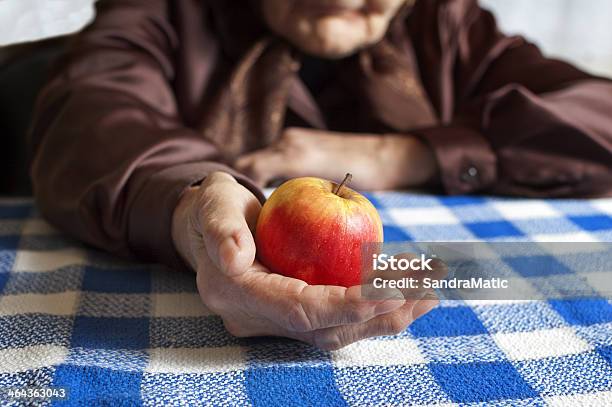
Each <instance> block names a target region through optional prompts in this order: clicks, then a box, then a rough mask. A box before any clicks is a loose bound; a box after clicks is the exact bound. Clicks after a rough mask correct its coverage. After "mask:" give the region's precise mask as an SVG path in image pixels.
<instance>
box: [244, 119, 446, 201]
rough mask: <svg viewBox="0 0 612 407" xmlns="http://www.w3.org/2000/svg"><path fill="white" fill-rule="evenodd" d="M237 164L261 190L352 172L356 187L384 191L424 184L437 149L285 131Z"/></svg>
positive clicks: (393, 138) (371, 137) (405, 140)
mask: <svg viewBox="0 0 612 407" xmlns="http://www.w3.org/2000/svg"><path fill="white" fill-rule="evenodd" d="M234 166H235V168H236V169H237V170H238V171H240V172H241V173H243V174H245V175H247V176H249V177H250V178H251V179H253V180H254V181H255V183H256V184H258V185H259V186H261V187H263V186H266V185H268V183H269V182H270V181H273V180H276V179H286V178H295V177H301V176H315V177H320V178H324V179H329V180H341V179H342V178H343V177H344V174H346V173H347V172H350V173H351V174H353V176H354V177H353V185H354V186H355V187H356V188H358V189H365V190H383V189H397V188H404V187H415V186H420V185H423V184H425V183H428V182H431V181H432V180H434V178H435V177H436V175H437V165H436V161H435V158H434V155H433V153H432V151H431V150H430V148H429V147H427V146H426V145H425V144H424V143H423V142H421V141H420V140H418V139H417V138H416V137H413V136H405V135H378V134H352V133H334V132H329V131H321V130H313V129H304V128H289V129H287V130H285V132H284V133H283V135H282V137H281V138H280V139H279V140H278V141H277V142H276V143H274V144H273V145H271V146H270V147H267V148H264V149H261V150H258V151H255V152H252V153H249V154H246V155H243V156H242V157H240V158H239V159H238V160H236V162H235V163H234Z"/></svg>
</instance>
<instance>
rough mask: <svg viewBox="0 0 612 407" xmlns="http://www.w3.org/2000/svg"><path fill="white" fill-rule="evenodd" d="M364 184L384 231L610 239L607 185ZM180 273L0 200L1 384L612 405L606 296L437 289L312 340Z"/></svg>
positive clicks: (406, 235) (362, 401) (137, 395)
mask: <svg viewBox="0 0 612 407" xmlns="http://www.w3.org/2000/svg"><path fill="white" fill-rule="evenodd" d="M370 197H371V198H372V200H373V201H374V202H375V204H376V206H377V207H378V208H379V209H380V212H381V215H382V218H383V221H384V223H385V236H386V240H387V241H405V240H412V241H441V240H442V241H449V240H486V241H498V240H499V241H570V242H574V241H576V242H579V241H603V242H612V200H592V201H572V200H560V201H544V200H516V199H492V198H478V197H436V196H428V195H415V194H406V193H381V194H374V195H371V196H370ZM570 268H571V267H570V266H568V269H570ZM573 272H575V273H577V274H579V273H580V270H574V271H573ZM193 280H194V279H193V276H190V275H186V274H178V273H172V272H169V271H166V270H164V269H163V268H160V267H157V266H149V265H140V264H131V263H126V262H123V261H119V260H117V259H114V258H112V257H110V256H107V255H104V254H102V253H100V252H97V251H94V250H91V249H88V248H85V247H84V246H82V245H80V244H78V243H76V242H74V241H72V240H70V239H67V238H65V237H64V236H62V235H61V234H59V233H58V232H57V231H55V230H53V229H52V228H50V227H49V226H48V225H47V224H46V223H45V222H44V221H43V220H42V219H41V218H40V217H39V215H38V213H37V212H36V210H35V209H34V208H33V207H32V205H31V202H30V201H28V200H0V389H1V388H7V387H13V388H14V387H18V388H22V387H27V386H36V387H46V386H62V387H66V388H68V389H69V392H70V393H69V399H68V401H66V402H65V403H66V404H67V405H99V404H104V405H111V406H119V405H141V404H143V405H162V404H167V405H227V406H229V405H256V406H265V405H275V406H292V405H311V406H315V405H317V406H318V405H321V406H323V405H324V406H335V405H359V406H370V405H385V406H388V405H402V406H403V405H570V406H573V405H589V406H596V405H600V406H610V405H612V302H611V301H610V300H608V299H603V298H583V299H574V300H548V301H527V302H512V301H509V302H508V301H499V302H495V301H491V302H475V303H465V302H458V301H452V302H451V301H448V302H443V303H442V304H441V305H440V306H439V307H438V308H436V309H434V310H433V311H432V312H431V313H429V314H428V315H426V316H424V317H423V318H421V319H419V320H418V321H416V322H415V323H414V324H413V325H412V326H410V327H409V329H408V330H407V331H406V332H404V333H402V334H400V335H398V336H394V337H385V338H378V339H372V340H367V341H362V342H360V343H357V344H355V345H352V346H349V347H348V348H345V349H343V350H340V351H337V352H324V351H320V350H317V349H314V348H312V347H310V346H308V345H305V344H302V343H298V342H294V341H289V340H283V339H270V338H259V339H236V338H234V337H232V336H230V335H229V334H228V333H226V331H225V330H224V329H223V325H222V323H221V321H220V320H219V319H218V318H217V317H215V316H212V315H210V314H209V313H208V312H207V310H206V309H205V308H204V307H203V306H202V305H201V304H200V302H199V299H198V295H197V293H196V288H195V284H194V281H193ZM1 403H2V402H0V404H1ZM39 403H40V404H45V403H44V402H42V401H39ZM57 403H58V404H61V403H59V402H57ZM14 404H20V403H18V402H17V401H14ZM21 404H26V402H22V403H21Z"/></svg>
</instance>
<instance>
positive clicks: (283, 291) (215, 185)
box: [172, 172, 437, 350]
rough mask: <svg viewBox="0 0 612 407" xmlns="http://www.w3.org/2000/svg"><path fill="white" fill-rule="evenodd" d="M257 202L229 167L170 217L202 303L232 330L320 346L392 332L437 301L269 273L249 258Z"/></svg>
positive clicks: (193, 192)
mask: <svg viewBox="0 0 612 407" xmlns="http://www.w3.org/2000/svg"><path fill="white" fill-rule="evenodd" d="M260 209H261V204H260V203H259V201H258V200H257V198H256V197H255V196H254V195H253V194H252V193H251V192H250V191H249V190H247V189H246V188H245V187H243V186H242V185H240V184H239V183H238V182H236V180H235V179H234V178H233V177H232V176H231V175H229V174H227V173H222V172H216V173H213V174H210V175H208V176H207V177H206V179H205V181H204V182H203V183H202V185H201V186H200V187H194V188H189V189H188V190H187V191H185V193H184V194H183V196H182V197H181V199H180V201H179V203H178V205H177V207H176V209H175V211H174V214H173V219H172V238H173V241H174V244H175V246H176V248H177V250H178V252H179V253H180V255H181V256H182V257H183V259H184V260H185V261H186V262H187V263H188V264H189V265H190V266H191V267H192V268H193V270H195V271H196V272H197V275H196V281H197V286H198V291H199V293H200V297H201V298H202V301H203V302H204V304H205V305H206V306H207V307H208V308H209V309H210V310H211V311H213V312H214V313H216V314H217V315H219V316H220V317H221V319H222V320H223V323H224V325H225V326H226V328H227V329H228V331H229V332H230V333H231V334H233V335H236V336H240V337H247V336H268V335H270V336H283V337H288V338H293V339H297V340H300V341H304V342H308V343H310V344H313V345H315V346H317V347H319V348H322V349H328V350H332V349H338V348H341V347H343V346H346V345H349V344H350V343H352V342H356V341H358V340H361V339H364V338H368V337H372V336H380V335H389V334H396V333H399V332H401V331H403V330H404V329H405V328H406V326H407V325H408V324H410V323H411V322H412V321H413V320H414V319H416V318H418V317H419V316H420V315H422V314H424V313H426V312H428V311H429V310H430V309H431V308H433V307H434V306H435V304H436V303H437V301H436V300H432V299H429V298H427V299H421V300H417V299H414V300H412V299H409V300H406V301H404V300H397V299H395V298H397V297H396V296H397V295H398V294H399V292H398V291H397V290H390V291H388V292H386V294H387V299H386V300H385V299H381V300H377V301H366V300H364V298H363V297H362V296H361V287H360V286H355V287H351V288H348V289H347V288H344V287H338V286H326V285H307V284H306V283H305V282H303V281H301V280H297V279H294V278H289V277H285V276H281V275H279V274H275V273H270V271H269V270H268V269H266V268H265V267H264V266H262V265H261V264H260V263H259V262H257V261H255V260H254V259H255V242H254V239H253V235H252V233H251V231H252V230H253V229H254V226H255V222H256V220H257V217H258V215H259V213H260Z"/></svg>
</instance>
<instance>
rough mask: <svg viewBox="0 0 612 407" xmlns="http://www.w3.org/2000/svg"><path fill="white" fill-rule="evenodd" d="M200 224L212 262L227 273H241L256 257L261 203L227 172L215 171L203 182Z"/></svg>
mask: <svg viewBox="0 0 612 407" xmlns="http://www.w3.org/2000/svg"><path fill="white" fill-rule="evenodd" d="M202 186H203V187H204V188H205V189H204V192H203V196H202V198H203V204H202V205H201V216H200V219H201V221H200V227H201V232H202V238H203V241H204V246H205V248H206V251H207V253H208V256H209V257H210V259H211V260H212V262H213V264H215V266H217V267H218V268H219V269H220V270H221V271H223V272H224V273H226V274H228V275H239V274H242V273H244V272H245V271H246V270H247V269H248V268H249V267H250V266H251V265H252V264H253V262H254V260H255V241H254V239H253V234H252V232H251V229H250V228H249V225H252V227H254V225H255V222H256V221H257V216H258V215H259V211H260V210H261V204H260V203H259V201H258V200H257V198H256V197H255V196H254V195H253V194H252V193H251V192H250V191H248V190H247V189H246V188H244V187H243V186H242V185H240V184H238V183H237V182H236V180H235V179H234V178H233V177H232V176H231V175H229V174H225V173H215V174H211V175H210V176H209V177H207V180H206V181H205V183H204V184H203V185H202Z"/></svg>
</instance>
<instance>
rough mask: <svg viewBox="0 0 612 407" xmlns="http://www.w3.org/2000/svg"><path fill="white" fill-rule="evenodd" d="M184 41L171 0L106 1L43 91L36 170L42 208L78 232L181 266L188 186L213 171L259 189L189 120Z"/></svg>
mask: <svg viewBox="0 0 612 407" xmlns="http://www.w3.org/2000/svg"><path fill="white" fill-rule="evenodd" d="M176 46H177V38H176V34H175V32H174V31H173V28H172V26H171V24H170V22H169V18H168V10H167V4H166V1H162V0H147V1H144V0H141V1H136V0H123V1H101V2H98V13H97V18H96V19H95V21H94V22H93V23H92V24H91V25H90V26H89V27H88V28H87V29H86V30H85V31H84V32H82V33H81V34H79V35H78V36H77V37H76V38H75V41H74V43H73V44H72V46H71V48H70V51H69V52H68V55H67V57H66V58H65V60H64V61H63V63H62V65H61V67H60V69H58V70H57V74H56V75H55V76H54V77H53V78H52V80H51V81H50V82H49V83H48V85H47V86H46V87H45V88H44V89H43V91H42V92H41V94H40V96H39V99H38V103H37V107H36V112H35V120H34V123H33V126H32V130H31V141H32V144H33V147H34V150H33V151H34V155H33V163H32V167H31V175H32V179H33V186H34V195H35V198H36V201H37V204H38V206H39V208H40V210H41V212H42V214H43V215H44V216H45V217H46V218H47V219H49V220H50V221H51V222H52V223H53V224H55V225H57V226H58V227H59V228H61V229H62V230H64V231H66V232H67V233H69V234H70V235H72V236H74V237H76V238H79V239H81V240H83V241H85V242H86V243H89V244H91V245H93V246H96V247H99V248H101V249H104V250H107V251H110V252H112V253H115V254H118V255H122V256H126V257H135V258H139V259H140V260H144V261H150V262H159V263H163V264H166V265H168V266H170V267H174V268H181V267H183V264H182V262H181V261H180V259H179V256H178V254H177V252H176V250H175V248H174V245H173V242H172V238H171V232H170V231H171V222H172V213H173V211H174V208H175V206H176V204H177V202H178V200H179V198H180V196H181V194H182V192H183V191H184V190H185V189H186V188H187V187H188V186H190V185H192V184H193V183H195V182H197V181H201V180H202V179H203V178H204V177H205V176H206V174H208V173H210V172H213V171H226V172H230V173H232V174H233V175H234V176H236V177H237V178H238V179H239V180H240V181H242V182H243V183H244V184H246V185H247V186H250V188H251V189H252V190H253V191H254V192H255V193H257V192H258V191H257V189H256V188H255V187H253V186H252V184H250V183H249V181H248V180H246V179H245V178H244V177H242V176H240V175H239V174H236V173H235V172H234V171H233V170H232V169H230V168H229V167H227V166H225V165H224V164H222V163H220V162H218V159H219V156H218V152H217V150H216V149H215V147H214V146H213V145H212V144H210V143H208V142H207V141H205V140H204V138H203V137H202V136H201V135H200V134H199V133H197V132H195V131H194V130H192V129H190V128H187V127H185V126H184V125H183V124H182V120H181V117H180V114H179V111H178V109H177V103H176V100H175V96H174V93H173V90H172V81H173V78H174V66H173V64H174V61H173V53H174V51H175V49H176ZM258 196H259V197H260V199H261V195H258Z"/></svg>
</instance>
